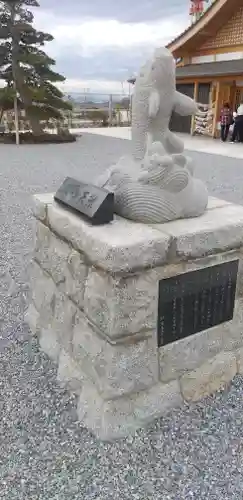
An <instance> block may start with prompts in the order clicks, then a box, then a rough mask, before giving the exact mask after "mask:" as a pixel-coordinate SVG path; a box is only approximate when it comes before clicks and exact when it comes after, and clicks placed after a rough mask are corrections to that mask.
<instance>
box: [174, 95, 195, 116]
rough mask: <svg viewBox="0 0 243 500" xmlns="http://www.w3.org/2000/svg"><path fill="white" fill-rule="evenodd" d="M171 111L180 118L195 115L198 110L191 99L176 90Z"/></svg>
mask: <svg viewBox="0 0 243 500" xmlns="http://www.w3.org/2000/svg"><path fill="white" fill-rule="evenodd" d="M173 111H175V112H176V113H178V115H181V116H190V115H195V114H197V113H198V112H199V109H198V105H197V103H196V102H195V101H194V100H193V99H191V97H189V96H188V95H185V94H181V93H180V92H177V90H176V92H175V101H174V108H173Z"/></svg>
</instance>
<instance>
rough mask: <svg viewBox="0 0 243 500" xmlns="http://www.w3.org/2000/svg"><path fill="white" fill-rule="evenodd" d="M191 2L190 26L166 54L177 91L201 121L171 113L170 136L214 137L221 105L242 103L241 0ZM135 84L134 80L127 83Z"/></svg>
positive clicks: (242, 36) (195, 0)
mask: <svg viewBox="0 0 243 500" xmlns="http://www.w3.org/2000/svg"><path fill="white" fill-rule="evenodd" d="M206 3H207V2H203V1H201V0H199V1H198V0H192V1H191V11H190V13H191V15H192V16H193V22H192V24H191V25H190V26H189V27H188V28H187V29H186V30H185V31H184V32H183V33H181V34H180V35H179V36H178V37H177V38H175V39H174V40H172V41H171V42H170V43H169V44H168V45H167V48H168V49H170V50H171V52H172V53H173V55H174V58H175V60H176V85H177V90H179V91H180V92H182V93H184V94H186V95H189V96H190V97H193V98H194V99H195V100H196V101H197V102H199V103H200V104H201V105H202V106H201V110H202V111H203V112H204V115H203V117H199V116H196V117H193V118H191V117H181V116H179V115H177V114H176V113H173V116H172V119H171V124H170V128H171V130H173V131H175V132H184V133H185V132H187V133H191V134H195V133H199V134H204V135H209V136H212V137H218V135H219V116H220V109H221V107H222V104H223V102H229V104H230V105H231V107H232V108H233V110H235V109H236V108H237V105H239V104H240V103H241V101H242V102H243V0H214V1H212V0H211V2H210V5H209V6H208V5H207V7H206V9H205V10H204V8H205V4H206ZM129 81H130V82H132V83H134V81H135V79H130V80H129Z"/></svg>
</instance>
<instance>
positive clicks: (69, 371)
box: [57, 349, 86, 395]
mask: <svg viewBox="0 0 243 500" xmlns="http://www.w3.org/2000/svg"><path fill="white" fill-rule="evenodd" d="M57 380H58V382H59V384H60V385H61V386H62V387H64V388H65V389H67V390H69V391H71V392H74V393H75V394H77V395H79V394H80V392H81V390H82V387H83V383H84V382H85V381H86V379H85V376H84V374H83V372H82V370H80V367H79V366H78V364H77V363H76V362H75V360H74V359H73V357H72V356H71V355H70V353H68V352H67V351H65V349H62V350H61V351H60V356H59V363H58V371H57Z"/></svg>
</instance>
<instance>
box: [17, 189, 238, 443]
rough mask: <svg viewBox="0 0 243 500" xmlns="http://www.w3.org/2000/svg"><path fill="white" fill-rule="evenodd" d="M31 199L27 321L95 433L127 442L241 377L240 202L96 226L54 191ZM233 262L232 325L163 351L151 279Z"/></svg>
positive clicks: (156, 289)
mask: <svg viewBox="0 0 243 500" xmlns="http://www.w3.org/2000/svg"><path fill="white" fill-rule="evenodd" d="M34 201H35V208H34V214H35V217H36V220H37V236H36V246H35V250H34V256H33V261H32V265H31V270H30V281H31V288H32V302H31V304H30V307H29V310H28V313H27V319H28V322H29V325H30V327H31V330H32V332H33V333H34V334H37V336H38V338H39V342H40V347H41V349H42V350H43V351H45V352H46V353H47V354H48V356H50V357H51V358H52V359H53V360H54V361H55V362H56V364H57V366H58V372H57V377H58V380H59V382H60V383H61V384H64V385H65V386H66V387H67V388H68V389H69V390H71V391H75V393H76V394H77V395H78V407H77V411H78V417H79V419H80V421H81V423H82V424H83V425H84V426H86V427H88V428H89V429H91V430H92V431H93V432H94V434H95V435H96V436H98V437H99V438H101V439H112V438H117V437H120V436H125V435H127V434H129V433H131V432H133V431H134V429H136V428H138V427H140V426H143V425H145V424H146V423H148V422H150V421H152V420H153V419H154V418H156V417H160V416H163V415H165V414H166V412H168V411H169V410H171V409H172V408H175V407H177V406H180V405H182V404H183V401H197V400H200V398H202V397H204V396H206V395H208V394H212V393H214V392H215V391H216V390H218V389H220V388H221V387H223V386H225V384H227V383H229V382H230V381H231V380H232V378H233V377H234V376H235V374H236V373H237V372H239V373H240V372H243V347H242V346H243V308H242V304H243V299H242V296H241V295H242V294H241V290H242V288H241V280H242V256H243V252H242V247H243V207H240V206H236V205H232V204H229V203H227V202H224V201H222V200H218V199H215V198H211V199H210V202H209V207H208V210H207V212H206V213H205V214H204V215H203V216H201V217H200V218H197V219H190V220H182V221H175V222H171V223H168V224H163V225H156V226H146V225H143V224H138V223H133V222H129V221H127V220H124V219H121V218H118V217H117V218H116V219H115V220H114V222H112V223H110V224H108V225H105V226H99V227H92V226H91V225H89V224H88V223H86V222H84V221H83V220H82V219H81V218H80V217H79V216H76V215H74V214H72V213H71V212H69V211H68V210H66V209H65V208H63V207H61V206H59V205H57V204H56V203H55V202H54V201H53V195H51V194H46V195H39V196H35V197H34ZM235 259H239V273H238V280H237V290H236V301H235V312H234V317H233V319H232V321H229V322H227V323H223V324H220V325H218V326H215V327H213V328H210V329H208V330H204V331H202V332H201V333H197V334H195V335H191V336H187V337H186V338H183V339H182V340H179V341H176V342H172V343H169V344H167V345H163V346H162V347H160V348H159V347H158V338H157V321H158V299H159V297H158V294H159V281H160V280H162V279H166V278H168V277H172V276H175V275H178V274H181V273H186V272H188V271H192V270H197V269H202V268H205V267H208V266H213V265H215V264H219V263H223V262H226V261H231V260H235Z"/></svg>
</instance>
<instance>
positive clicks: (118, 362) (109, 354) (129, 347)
mask: <svg viewBox="0 0 243 500" xmlns="http://www.w3.org/2000/svg"><path fill="white" fill-rule="evenodd" d="M73 356H74V358H75V359H76V360H77V362H78V363H79V365H80V367H81V369H82V370H83V371H84V373H85V374H86V375H87V376H88V377H89V378H90V379H91V380H92V381H93V383H94V384H95V386H96V388H97V390H98V391H99V393H100V394H101V396H102V398H103V399H111V398H117V397H119V396H121V395H123V394H129V393H132V392H139V391H142V390H144V389H146V388H147V387H150V386H152V385H154V384H156V383H157V382H158V349H157V342H156V335H155V332H154V334H153V335H152V334H151V336H150V337H148V338H147V339H145V340H141V341H140V342H136V343H131V344H125V345H111V344H109V343H108V342H107V341H106V340H104V339H102V338H101V337H100V336H99V335H97V334H96V333H95V331H94V330H93V329H92V328H91V325H90V324H89V323H88V321H87V319H86V318H85V316H84V315H83V314H82V313H79V316H78V317H77V324H76V325H75V327H74V334H73Z"/></svg>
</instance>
